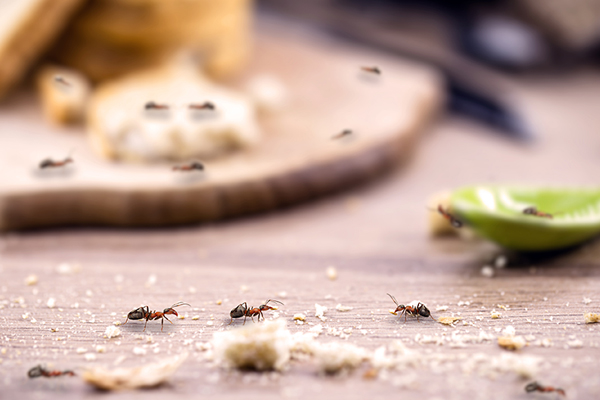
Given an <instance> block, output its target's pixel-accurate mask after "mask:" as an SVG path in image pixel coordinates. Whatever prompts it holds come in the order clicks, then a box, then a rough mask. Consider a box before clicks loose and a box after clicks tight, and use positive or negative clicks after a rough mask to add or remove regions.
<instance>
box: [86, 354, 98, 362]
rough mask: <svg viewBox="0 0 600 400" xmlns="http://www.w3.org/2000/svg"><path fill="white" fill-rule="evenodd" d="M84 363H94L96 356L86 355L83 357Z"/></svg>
mask: <svg viewBox="0 0 600 400" xmlns="http://www.w3.org/2000/svg"><path fill="white" fill-rule="evenodd" d="M83 357H84V358H85V361H96V355H95V354H94V353H87V354H86V355H85V356H83Z"/></svg>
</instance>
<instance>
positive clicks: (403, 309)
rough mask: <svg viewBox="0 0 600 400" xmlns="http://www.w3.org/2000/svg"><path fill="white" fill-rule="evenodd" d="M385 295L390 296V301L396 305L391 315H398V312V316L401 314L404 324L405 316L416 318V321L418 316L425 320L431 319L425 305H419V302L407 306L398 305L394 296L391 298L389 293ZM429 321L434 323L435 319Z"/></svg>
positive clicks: (412, 302)
mask: <svg viewBox="0 0 600 400" xmlns="http://www.w3.org/2000/svg"><path fill="white" fill-rule="evenodd" d="M387 295H388V296H390V298H391V299H392V301H393V302H394V303H395V304H396V309H395V310H394V312H392V314H394V315H398V312H400V316H402V314H404V321H405V322H406V316H407V315H411V316H413V317H417V321H418V320H419V316H421V317H425V318H427V317H431V312H430V311H429V309H428V308H427V307H426V306H425V304H423V303H421V302H420V301H417V300H414V301H411V302H410V303H409V304H407V305H404V304H398V302H397V301H396V298H395V297H394V296H392V295H391V294H389V293H387ZM431 319H433V320H434V321H435V318H433V317H431Z"/></svg>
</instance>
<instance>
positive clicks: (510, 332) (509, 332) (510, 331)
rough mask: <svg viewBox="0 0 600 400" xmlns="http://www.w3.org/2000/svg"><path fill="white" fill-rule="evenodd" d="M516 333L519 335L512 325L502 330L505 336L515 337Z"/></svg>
mask: <svg viewBox="0 0 600 400" xmlns="http://www.w3.org/2000/svg"><path fill="white" fill-rule="evenodd" d="M516 333H517V330H516V329H515V327H514V326H511V325H509V326H507V327H506V328H504V329H503V330H502V334H503V335H504V336H515V334H516Z"/></svg>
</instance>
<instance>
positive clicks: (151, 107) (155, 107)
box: [144, 101, 169, 110]
mask: <svg viewBox="0 0 600 400" xmlns="http://www.w3.org/2000/svg"><path fill="white" fill-rule="evenodd" d="M144 109H146V110H168V109H169V106H168V105H166V104H158V103H155V102H154V101H149V102H147V103H146V105H144Z"/></svg>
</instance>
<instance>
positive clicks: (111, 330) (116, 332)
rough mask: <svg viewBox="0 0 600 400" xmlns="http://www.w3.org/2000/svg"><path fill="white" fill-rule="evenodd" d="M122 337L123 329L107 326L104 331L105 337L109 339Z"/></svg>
mask: <svg viewBox="0 0 600 400" xmlns="http://www.w3.org/2000/svg"><path fill="white" fill-rule="evenodd" d="M120 335H121V329H119V328H117V327H116V326H113V325H109V326H107V327H106V330H105V331H104V337H105V338H107V339H112V338H114V337H117V336H120Z"/></svg>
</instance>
